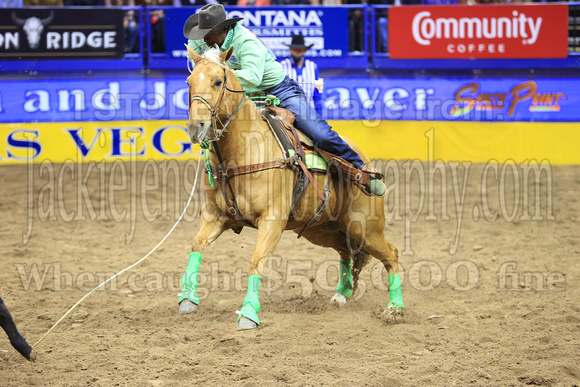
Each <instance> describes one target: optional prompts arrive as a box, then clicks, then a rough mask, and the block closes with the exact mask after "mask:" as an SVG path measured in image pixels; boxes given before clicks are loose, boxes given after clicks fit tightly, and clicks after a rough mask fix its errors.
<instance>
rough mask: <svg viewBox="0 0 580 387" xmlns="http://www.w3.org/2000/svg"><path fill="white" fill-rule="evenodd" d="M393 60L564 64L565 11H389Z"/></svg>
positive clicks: (527, 7) (487, 8)
mask: <svg viewBox="0 0 580 387" xmlns="http://www.w3.org/2000/svg"><path fill="white" fill-rule="evenodd" d="M389 36H390V39H389V54H390V56H391V58H393V59H465V58H502V59H507V58H511V59H517V58H565V57H567V56H568V7H567V6H566V5H563V4H562V5H560V4H558V5H549V4H538V5H518V6H512V5H482V6H433V7H391V8H389Z"/></svg>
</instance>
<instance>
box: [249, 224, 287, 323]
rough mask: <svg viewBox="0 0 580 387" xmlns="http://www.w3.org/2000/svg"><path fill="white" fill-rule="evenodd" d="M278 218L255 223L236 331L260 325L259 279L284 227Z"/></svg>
mask: <svg viewBox="0 0 580 387" xmlns="http://www.w3.org/2000/svg"><path fill="white" fill-rule="evenodd" d="M280 218H281V216H271V217H268V216H264V217H262V218H260V219H258V221H257V226H258V240H257V241H256V250H254V254H253V255H252V260H251V261H250V268H249V278H248V292H247V294H246V297H245V298H244V304H243V307H242V309H241V310H240V312H239V315H238V330H246V329H253V328H256V327H257V326H258V325H259V324H260V320H259V318H258V311H259V310H260V300H259V296H258V292H259V289H260V279H261V277H262V272H263V270H264V266H265V264H266V261H267V259H268V258H269V257H270V255H271V254H272V252H273V251H274V249H275V248H276V245H277V244H278V242H279V241H280V237H281V236H282V232H283V231H284V227H285V225H286V222H285V221H283V220H280Z"/></svg>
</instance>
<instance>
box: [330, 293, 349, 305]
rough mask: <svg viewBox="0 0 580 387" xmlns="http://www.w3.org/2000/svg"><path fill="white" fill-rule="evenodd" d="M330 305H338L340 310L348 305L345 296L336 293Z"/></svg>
mask: <svg viewBox="0 0 580 387" xmlns="http://www.w3.org/2000/svg"><path fill="white" fill-rule="evenodd" d="M330 303H331V304H332V305H336V306H338V307H339V308H341V307H343V306H345V305H346V297H345V296H343V295H342V294H340V293H336V294H335V295H334V296H332V298H331V299H330Z"/></svg>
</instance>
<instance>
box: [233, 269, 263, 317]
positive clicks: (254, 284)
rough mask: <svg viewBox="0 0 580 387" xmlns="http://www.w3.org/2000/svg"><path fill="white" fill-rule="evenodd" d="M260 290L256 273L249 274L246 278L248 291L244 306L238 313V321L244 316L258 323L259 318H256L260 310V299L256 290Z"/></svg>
mask: <svg viewBox="0 0 580 387" xmlns="http://www.w3.org/2000/svg"><path fill="white" fill-rule="evenodd" d="M259 290H260V277H258V276H257V275H251V276H250V278H248V293H246V297H245V298H244V306H243V307H242V310H240V314H239V315H238V321H240V318H241V317H242V316H244V317H245V318H247V319H250V320H252V321H253V322H255V323H256V324H260V319H259V318H258V312H259V311H260V300H259V298H258V291H259Z"/></svg>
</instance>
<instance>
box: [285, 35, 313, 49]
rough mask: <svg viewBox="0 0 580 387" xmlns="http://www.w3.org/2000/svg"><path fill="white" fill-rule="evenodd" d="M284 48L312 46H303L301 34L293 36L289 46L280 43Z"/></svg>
mask: <svg viewBox="0 0 580 387" xmlns="http://www.w3.org/2000/svg"><path fill="white" fill-rule="evenodd" d="M282 44H283V45H285V46H288V47H290V48H312V46H314V44H311V45H310V46H307V45H306V44H304V35H302V34H297V35H294V36H293V37H292V42H291V43H290V44H286V43H282Z"/></svg>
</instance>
